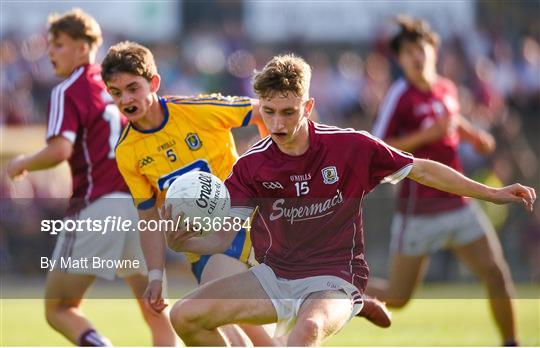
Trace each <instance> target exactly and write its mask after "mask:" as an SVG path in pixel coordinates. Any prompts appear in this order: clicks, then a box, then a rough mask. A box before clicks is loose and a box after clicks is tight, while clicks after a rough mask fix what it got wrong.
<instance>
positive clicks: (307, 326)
mask: <svg viewBox="0 0 540 348" xmlns="http://www.w3.org/2000/svg"><path fill="white" fill-rule="evenodd" d="M296 326H297V327H296V330H295V331H296V340H297V342H296V343H295V345H305V344H310V343H311V344H314V343H316V342H318V341H319V340H320V337H321V334H322V329H323V328H322V323H321V322H320V321H318V320H316V319H314V318H307V319H305V320H302V321H298V322H297V324H296Z"/></svg>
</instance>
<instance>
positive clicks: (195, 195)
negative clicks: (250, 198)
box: [165, 171, 231, 236]
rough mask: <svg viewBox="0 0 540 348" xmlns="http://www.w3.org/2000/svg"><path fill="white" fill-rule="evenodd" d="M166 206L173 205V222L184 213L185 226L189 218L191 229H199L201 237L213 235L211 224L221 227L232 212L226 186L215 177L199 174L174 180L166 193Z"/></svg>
mask: <svg viewBox="0 0 540 348" xmlns="http://www.w3.org/2000/svg"><path fill="white" fill-rule="evenodd" d="M165 203H166V204H170V205H171V206H172V211H171V213H172V218H173V220H174V221H176V219H177V217H178V215H179V214H180V213H181V212H183V213H184V220H183V222H184V225H185V224H186V223H185V221H186V218H188V219H189V225H190V226H191V228H190V229H192V230H196V231H197V230H200V235H201V236H205V235H208V234H210V233H212V232H214V230H213V229H212V224H213V223H214V222H216V223H218V224H221V223H222V222H223V218H224V217H227V216H229V212H230V210H231V197H230V195H229V190H227V187H226V186H225V184H224V183H223V182H222V181H221V180H220V179H219V178H218V177H217V176H215V175H212V174H211V173H207V172H201V171H192V172H189V173H186V174H184V175H181V176H179V177H178V178H176V180H174V181H173V183H172V184H171V186H169V189H168V190H167V194H166V195H165ZM197 222H198V223H197ZM199 223H200V225H199ZM197 227H202V228H200V229H199V228H197Z"/></svg>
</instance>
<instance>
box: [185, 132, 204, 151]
mask: <svg viewBox="0 0 540 348" xmlns="http://www.w3.org/2000/svg"><path fill="white" fill-rule="evenodd" d="M186 144H187V146H188V147H189V148H190V149H191V150H192V151H195V150H198V149H200V148H201V146H202V141H201V139H199V135H197V133H188V135H187V136H186Z"/></svg>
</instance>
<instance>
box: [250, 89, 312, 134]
mask: <svg viewBox="0 0 540 348" xmlns="http://www.w3.org/2000/svg"><path fill="white" fill-rule="evenodd" d="M259 103H260V112H261V116H262V119H263V121H264V124H265V125H266V128H267V129H268V131H269V132H270V135H271V137H272V140H273V141H274V142H275V143H276V144H278V145H289V144H292V143H293V142H294V140H295V138H296V136H297V135H298V133H299V131H300V130H301V129H302V126H303V124H304V122H305V121H306V120H307V119H308V118H309V115H310V114H311V111H312V110H313V105H314V103H315V101H314V100H313V98H309V99H307V98H306V97H303V96H301V97H298V96H295V95H294V94H293V93H287V94H286V95H285V96H283V95H282V94H281V93H275V95H273V96H271V97H269V98H261V99H260V100H259Z"/></svg>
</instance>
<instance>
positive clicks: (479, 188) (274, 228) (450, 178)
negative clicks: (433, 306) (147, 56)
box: [165, 55, 535, 346]
mask: <svg viewBox="0 0 540 348" xmlns="http://www.w3.org/2000/svg"><path fill="white" fill-rule="evenodd" d="M310 76H311V68H310V66H309V65H308V64H307V63H306V62H305V61H304V60H303V59H301V58H298V57H295V56H293V55H286V56H278V57H274V58H273V59H272V60H271V61H270V62H269V63H268V64H267V65H266V66H265V67H264V69H263V70H262V71H261V72H259V73H258V74H257V75H256V76H255V78H254V90H255V92H256V93H257V95H258V96H259V100H260V111H261V115H262V117H263V121H264V123H265V125H266V127H267V128H268V130H269V131H270V133H271V135H270V136H269V137H266V138H264V139H263V140H261V141H259V142H258V143H257V144H255V145H254V146H253V147H252V148H251V149H250V150H249V151H247V152H246V153H245V154H244V155H243V156H241V157H240V158H239V159H238V161H237V162H236V164H235V165H234V167H233V172H232V173H231V175H230V177H229V178H228V179H227V180H226V185H227V188H228V189H229V191H230V194H231V201H232V211H231V215H232V216H234V217H239V218H241V219H244V220H246V219H251V228H252V230H251V238H252V242H253V247H254V250H255V256H256V259H257V261H258V262H259V263H260V264H259V265H257V266H255V267H253V268H251V269H250V270H249V271H246V272H244V273H240V274H237V275H234V276H230V277H226V278H222V279H219V280H216V281H214V282H211V283H208V284H206V285H204V286H202V287H200V288H198V289H197V290H195V291H194V292H192V293H191V294H190V295H188V296H187V297H186V299H184V300H181V301H179V302H177V303H176V304H175V305H174V307H173V309H172V310H171V321H172V323H173V327H174V328H175V330H176V332H177V333H178V334H179V335H180V337H181V338H182V339H183V340H184V342H185V343H186V344H188V345H223V344H225V341H224V339H223V336H222V335H221V333H220V332H219V330H218V328H219V327H220V326H222V325H226V324H230V323H252V324H259V325H260V324H266V323H271V322H277V323H278V329H277V331H278V332H277V333H278V334H284V333H287V332H290V334H289V336H288V340H287V345H292V346H304V345H320V344H321V343H322V341H323V340H324V339H326V338H328V337H330V336H332V335H334V334H335V333H337V332H338V331H339V330H340V329H341V328H342V327H343V326H344V325H345V324H346V323H347V322H348V321H349V319H350V318H351V317H353V316H354V315H356V314H357V313H358V312H359V311H360V310H361V307H362V294H363V292H364V290H365V287H366V284H367V278H368V273H369V269H368V266H367V263H366V261H365V259H364V244H363V228H362V201H363V198H364V197H365V195H366V194H368V193H369V192H370V191H372V190H373V189H374V188H375V187H376V186H377V185H378V184H379V183H385V182H389V183H397V182H399V181H400V180H401V179H403V178H405V177H409V178H411V179H413V180H415V181H418V182H421V183H422V184H425V185H429V186H434V187H437V188H438V189H441V190H445V191H450V192H453V193H454V194H459V195H465V196H472V197H477V198H481V199H485V200H489V201H491V202H495V203H499V204H502V203H509V202H523V203H524V205H525V206H526V208H527V209H529V210H531V209H532V204H533V201H534V199H535V192H534V190H533V189H532V188H528V187H524V186H521V185H519V184H514V185H511V186H508V187H505V188H502V189H495V188H491V187H487V186H485V185H482V184H479V183H476V182H474V181H472V180H470V179H468V178H466V177H464V176H463V175H461V174H460V173H458V172H457V171H455V170H453V169H451V168H449V167H447V166H444V165H442V164H439V163H437V162H434V161H429V160H423V159H415V158H413V157H412V156H411V155H409V154H407V153H404V152H401V151H399V150H396V149H394V148H392V147H390V146H388V145H386V144H385V143H384V142H382V141H380V140H379V139H377V138H375V137H373V136H371V135H370V134H369V133H366V132H357V131H354V130H352V129H340V128H337V127H332V126H327V125H323V124H317V123H314V122H312V121H310V120H309V116H310V113H311V111H312V110H313V106H314V104H315V102H314V100H313V98H310V97H309V94H308V90H309V82H310ZM167 209H168V210H169V213H166V214H165V215H170V207H169V208H167ZM185 233H189V235H192V233H191V232H186V231H172V232H169V234H170V235H173V236H177V237H178V238H179V239H182V238H181V237H183V236H184V234H185ZM234 234H235V233H234V231H231V232H227V231H218V232H216V233H214V234H213V235H211V236H209V237H206V238H197V237H192V238H189V239H187V240H185V241H183V242H182V243H179V244H180V245H176V247H178V248H180V249H184V250H189V251H192V252H197V253H215V252H220V251H222V250H224V249H225V248H227V246H228V244H229V243H230V241H231V240H232V238H233V237H234ZM169 239H173V238H169Z"/></svg>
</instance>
